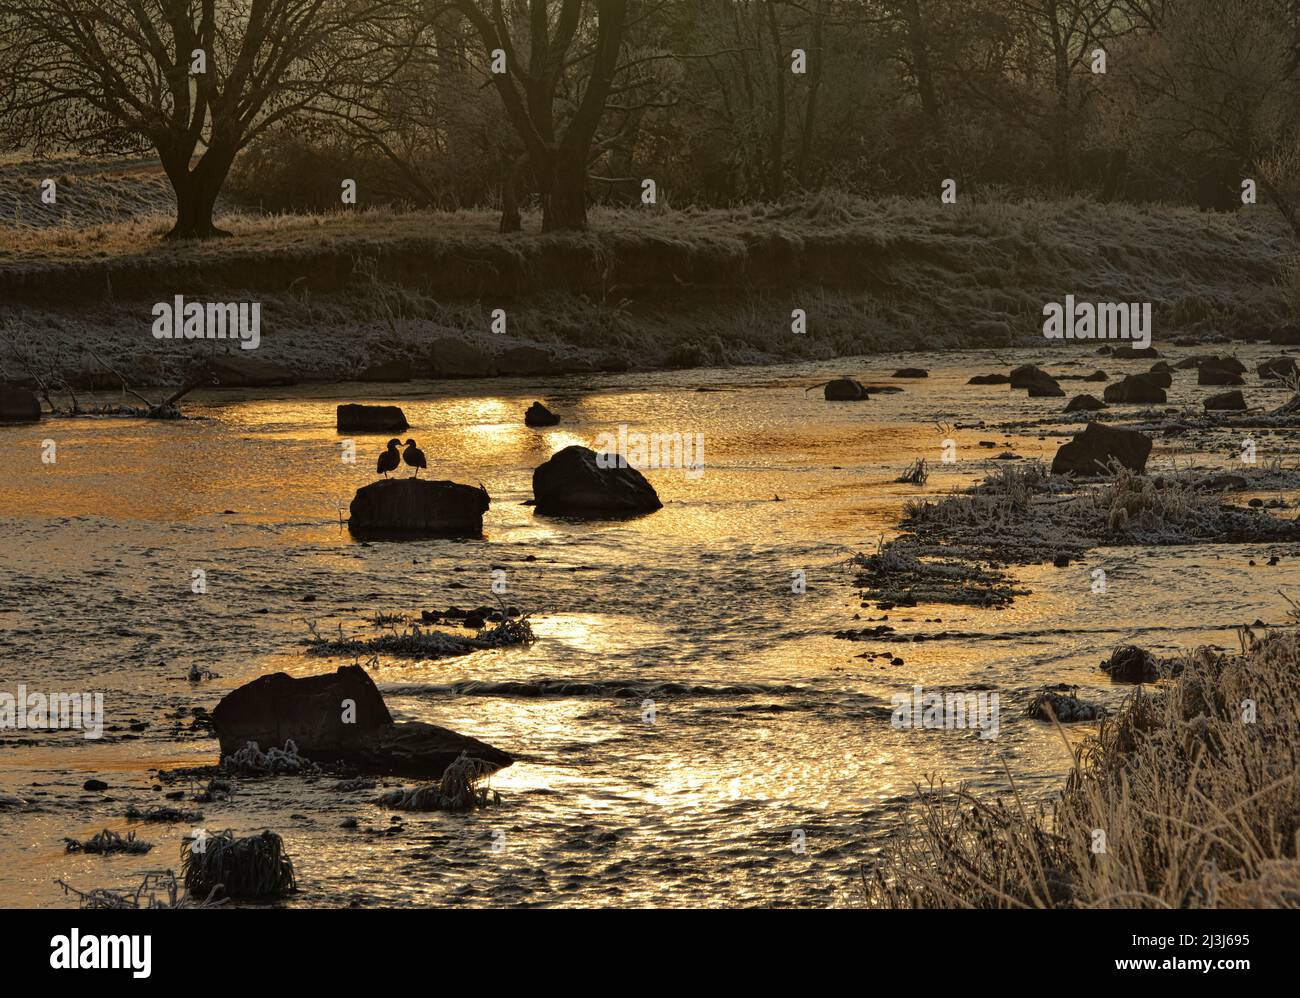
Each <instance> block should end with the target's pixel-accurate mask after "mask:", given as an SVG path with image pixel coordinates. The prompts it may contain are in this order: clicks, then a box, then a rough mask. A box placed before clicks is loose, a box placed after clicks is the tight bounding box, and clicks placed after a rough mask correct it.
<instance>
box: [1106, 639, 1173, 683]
mask: <svg viewBox="0 0 1300 998" xmlns="http://www.w3.org/2000/svg"><path fill="white" fill-rule="evenodd" d="M1101 670H1102V671H1103V672H1105V673H1107V674H1109V676H1110V678H1111V679H1112V680H1113V681H1114V682H1117V683H1153V682H1155V681H1156V679H1157V678H1158V677H1159V675H1160V670H1159V669H1158V668H1157V667H1156V660H1155V656H1153V655H1152V654H1151V653H1150V652H1149V651H1146V650H1145V649H1142V648H1139V647H1137V646H1136V645H1124V646H1123V647H1120V648H1116V649H1115V650H1114V651H1113V652H1111V656H1110V658H1108V659H1107V660H1106V661H1104V662H1102V663H1101Z"/></svg>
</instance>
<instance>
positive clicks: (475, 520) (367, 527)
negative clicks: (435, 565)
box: [348, 478, 489, 537]
mask: <svg viewBox="0 0 1300 998" xmlns="http://www.w3.org/2000/svg"><path fill="white" fill-rule="evenodd" d="M488 503H489V500H488V494H487V491H486V490H485V489H483V488H482V487H479V488H475V487H474V486H472V485H460V484H458V483H457V482H434V481H430V480H429V479H427V478H384V479H380V480H379V481H377V482H371V483H370V484H369V485H365V486H363V487H361V488H360V489H358V490H357V494H356V495H355V496H354V497H353V498H352V506H351V515H350V517H349V519H348V529H349V530H350V531H351V532H352V533H353V534H355V535H357V536H366V537H384V536H401V535H407V536H426V537H481V536H482V534H483V514H484V513H486V512H487V510H488Z"/></svg>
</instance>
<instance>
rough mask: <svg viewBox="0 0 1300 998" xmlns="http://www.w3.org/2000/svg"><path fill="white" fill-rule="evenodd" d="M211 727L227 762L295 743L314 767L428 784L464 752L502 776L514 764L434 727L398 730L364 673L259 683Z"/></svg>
mask: <svg viewBox="0 0 1300 998" xmlns="http://www.w3.org/2000/svg"><path fill="white" fill-rule="evenodd" d="M345 719H346V720H345ZM212 726H213V730H214V731H215V732H216V735H217V738H218V740H219V741H220V743H221V755H222V757H223V758H224V757H225V756H227V755H229V754H231V753H232V752H238V751H239V750H240V749H242V748H243V747H244V746H245V745H247V744H248V743H249V742H255V743H256V744H257V745H258V747H259V748H261V749H262V750H263V751H265V750H267V749H269V748H271V747H276V748H283V747H284V743H285V742H286V741H288V740H292V741H293V742H294V744H295V745H296V746H297V748H298V752H299V754H301V755H303V756H306V757H307V758H308V759H310V760H311V761H312V762H318V763H321V762H343V763H348V764H350V765H354V766H357V767H360V768H361V769H364V770H365V771H367V772H373V773H392V774H400V775H405V776H420V777H428V778H430V779H437V778H438V777H440V776H441V775H442V771H443V770H444V769H446V768H447V766H448V765H449V764H450V763H452V762H453V761H454V760H455V759H456V758H457V757H458V756H459V755H460V754H461V753H462V752H464V753H465V754H467V755H469V756H471V757H472V758H475V759H482V760H483V761H484V762H486V763H488V764H489V765H491V766H493V767H494V768H497V769H500V768H501V767H503V766H509V765H510V764H511V763H512V762H513V761H514V760H513V759H511V757H510V756H509V755H507V754H506V753H505V752H502V751H501V750H500V749H498V748H493V747H492V746H491V745H488V744H486V743H485V742H481V741H479V740H478V739H476V738H470V737H468V736H466V735H460V734H457V733H456V732H454V731H449V730H448V729H446V728H440V727H438V726H437V725H434V724H425V723H423V722H406V723H402V724H395V723H394V722H393V718H392V715H391V714H389V712H388V707H387V705H385V703H384V698H383V697H382V696H381V695H380V693H379V690H378V688H377V687H376V686H375V683H374V680H372V679H371V678H370V677H369V676H368V675H366V671H365V669H363V668H361V666H359V665H345V666H341V667H340V668H339V670H338V671H337V672H334V673H326V674H324V675H320V676H305V677H303V678H301V679H295V678H294V677H292V676H290V675H287V674H286V673H283V672H277V673H274V674H272V675H269V676H262V677H260V678H258V679H254V680H253V681H252V682H250V683H245V684H244V685H243V686H241V687H239V689H237V690H234V691H233V692H231V693H228V694H226V696H225V697H223V698H222V700H221V702H220V703H219V704H217V706H216V709H215V710H213V712H212Z"/></svg>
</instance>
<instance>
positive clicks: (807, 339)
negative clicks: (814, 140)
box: [0, 193, 1294, 387]
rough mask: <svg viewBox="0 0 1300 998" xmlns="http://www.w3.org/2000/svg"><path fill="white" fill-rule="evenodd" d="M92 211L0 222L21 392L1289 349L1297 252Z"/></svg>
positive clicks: (877, 233) (869, 221) (382, 217)
mask: <svg viewBox="0 0 1300 998" xmlns="http://www.w3.org/2000/svg"><path fill="white" fill-rule="evenodd" d="M87 214H88V217H92V216H90V214H89V209H87ZM101 214H102V213H101ZM93 218H94V220H93V221H92V222H90V224H81V223H79V222H78V216H77V212H76V211H74V210H72V209H61V214H59V215H57V216H53V215H52V216H51V218H50V219H49V220H48V221H49V223H50V224H48V225H45V226H43V227H42V226H39V225H35V224H33V223H32V222H31V220H30V219H27V220H26V221H24V223H23V224H21V225H19V224H16V223H12V224H10V225H9V226H8V227H3V226H0V246H3V247H4V249H3V250H0V301H3V303H4V304H3V306H0V335H2V337H3V340H4V342H3V344H0V359H3V361H4V364H5V369H6V372H7V376H8V377H10V378H11V379H15V378H19V377H20V376H21V373H22V372H21V370H17V371H16V370H15V368H19V369H21V367H22V366H23V364H24V363H34V364H36V366H38V367H39V366H42V365H44V366H46V367H48V366H50V365H56V366H58V367H59V368H60V370H61V371H62V372H63V374H64V375H65V376H66V377H67V378H68V380H69V381H70V382H71V383H73V384H78V385H80V386H82V387H87V386H94V385H96V384H99V385H102V386H103V387H108V386H109V384H110V383H114V384H115V383H116V379H114V378H112V377H111V376H109V375H107V374H106V373H105V372H104V370H103V366H104V365H105V364H106V365H108V366H111V367H112V368H113V369H114V370H116V371H118V372H120V373H121V374H122V375H123V376H124V377H125V378H126V379H127V380H128V381H129V382H130V383H131V384H132V385H134V386H148V385H160V386H162V385H170V384H174V383H175V381H176V380H177V378H179V377H180V376H181V374H182V372H183V371H184V370H186V369H188V368H189V367H190V366H192V365H193V363H194V361H195V360H196V358H198V357H200V356H202V357H208V356H211V355H213V354H214V353H216V354H223V353H232V354H236V355H240V356H241V357H242V358H243V359H250V358H253V359H255V360H256V361H257V362H259V363H266V364H273V365H276V366H278V367H279V368H281V369H282V370H283V371H285V372H287V373H288V376H290V377H292V378H293V379H294V380H298V381H357V380H404V379H405V378H406V377H416V378H419V377H457V376H463V377H492V376H512V375H513V376H536V375H540V374H556V373H568V372H583V371H600V370H605V371H610V370H623V369H629V368H630V369H658V368H665V367H699V366H721V365H749V364H770V363H777V362H788V361H800V360H825V359H830V358H834V357H839V356H853V355H864V354H874V353H880V352H885V351H899V350H934V349H949V348H957V347H976V346H978V347H992V348H1003V347H1010V346H1013V345H1017V344H1027V345H1032V344H1033V343H1035V342H1041V337H1042V332H1041V324H1042V307H1043V304H1044V303H1045V302H1048V301H1062V300H1064V296H1065V295H1066V294H1074V295H1075V296H1077V297H1078V298H1080V299H1081V300H1094V301H1095V300H1105V301H1124V302H1128V301H1139V302H1152V303H1153V304H1154V316H1155V322H1154V325H1155V342H1156V345H1157V346H1159V345H1161V344H1167V343H1168V342H1170V341H1171V340H1172V339H1174V338H1180V337H1181V338H1189V337H1190V338H1191V339H1194V340H1200V341H1206V340H1220V341H1222V340H1225V339H1255V338H1262V337H1269V336H1272V337H1274V338H1275V340H1277V341H1278V342H1282V341H1284V340H1286V338H1287V337H1288V336H1291V335H1292V334H1293V333H1294V329H1293V328H1292V327H1290V326H1289V325H1288V324H1289V323H1290V322H1292V321H1293V320H1292V319H1291V316H1292V315H1293V313H1292V299H1293V298H1294V296H1293V295H1290V294H1288V292H1287V291H1286V289H1285V287H1284V284H1285V281H1284V279H1283V276H1282V275H1283V272H1284V262H1285V261H1286V260H1287V259H1288V257H1289V256H1291V255H1292V254H1293V253H1294V246H1293V243H1292V240H1291V239H1290V238H1289V236H1288V234H1287V233H1286V231H1285V229H1284V228H1283V226H1281V225H1280V224H1279V223H1278V222H1277V221H1276V220H1275V219H1274V218H1273V216H1272V213H1269V212H1266V211H1264V210H1260V211H1258V212H1242V213H1239V214H1236V215H1207V214H1201V213H1198V212H1195V211H1192V210H1186V209H1167V208H1161V207H1149V206H1148V207H1136V206H1131V205H1115V204H1098V203H1095V202H1092V201H1088V200H1085V199H1081V198H1074V199H1070V200H1065V201H1059V202H1043V201H1026V202H1019V203H982V204H981V203H975V202H963V203H959V204H957V205H942V204H940V203H939V201H938V199H937V198H936V199H934V200H933V201H924V202H922V201H917V200H908V199H902V198H890V199H883V200H877V201H869V200H865V199H860V198H855V197H851V196H848V195H842V194H834V193H823V194H820V195H817V196H815V197H810V198H808V199H806V200H804V201H801V202H797V203H793V204H786V205H779V206H769V205H751V206H745V207H739V208H734V209H726V210H708V211H702V210H701V211H697V210H692V209H687V210H676V209H673V208H671V207H667V206H651V207H647V208H645V209H643V210H615V209H608V208H596V209H594V210H593V212H592V219H591V221H592V228H591V231H589V232H586V233H580V234H564V233H552V234H546V235H542V234H539V233H535V232H525V233H522V234H516V235H510V236H502V235H500V234H499V233H497V231H496V216H495V214H494V213H491V212H485V211H465V212H456V213H432V212H410V213H402V212H395V211H390V210H375V211H358V212H352V213H343V212H340V213H336V214H330V215H318V216H303V215H292V216H279V217H262V216H258V215H255V214H251V213H248V212H236V213H233V214H230V215H228V216H227V217H224V218H222V219H221V220H220V224H221V225H222V226H223V227H225V228H227V229H229V230H230V231H231V232H232V233H233V235H232V236H231V237H230V238H227V239H220V240H214V241H208V242H203V243H196V244H173V243H163V242H161V241H160V238H159V237H160V235H161V233H162V232H163V231H165V230H166V228H167V226H168V225H169V224H170V220H169V217H168V216H167V214H166V213H165V212H161V211H160V212H156V213H154V214H137V215H134V216H132V217H130V218H128V219H125V220H112V219H109V220H101V218H100V216H99V215H95V216H93ZM175 295H184V296H186V297H187V298H189V299H197V300H201V301H220V302H229V301H258V302H260V303H261V334H260V345H259V346H258V348H257V349H256V350H248V351H241V350H239V349H237V344H235V343H233V342H231V341H225V342H218V341H204V342H195V341H184V340H182V341H164V340H156V339H154V338H153V336H152V334H151V329H152V324H153V314H152V308H153V305H154V303H156V302H159V301H163V302H171V301H172V300H173V298H174V296H175ZM498 310H499V311H498ZM796 310H799V311H798V312H796ZM799 319H805V320H806V327H803V328H802V331H801V329H798V328H795V327H796V326H797V325H798V321H797V320H799ZM86 348H89V349H90V350H93V352H94V354H95V355H97V357H98V358H100V359H101V360H102V361H103V363H102V364H101V363H100V362H99V361H97V360H94V359H92V358H90V357H88V356H87V355H86V354H85V352H84V351H85V349H86Z"/></svg>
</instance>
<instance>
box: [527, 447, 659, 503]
mask: <svg viewBox="0 0 1300 998" xmlns="http://www.w3.org/2000/svg"><path fill="white" fill-rule="evenodd" d="M606 461H609V462H614V466H613V467H601V466H600V464H599V463H597V455H596V452H595V451H593V450H591V449H590V448H588V447H581V446H579V445H577V444H574V445H572V446H570V447H565V448H564V450H562V451H559V452H558V453H556V454H553V455H552V456H551V459H550V460H549V461H547V462H546V463H545V464H543V465H541V466H539V467H538V468H536V469H535V470H534V471H533V498H534V500H535V502H536V509H537V512H539V513H559V514H564V515H570V516H588V517H600V516H620V515H627V514H634V513H652V512H654V511H655V510H657V509H660V508H662V506H663V503H661V502H660V501H659V496H658V494H657V493H656V492H655V490H654V487H653V486H652V485H651V484H650V483H649V482H648V481H646V478H645V476H644V475H642V474H641V472H639V471H637V469H636V468H632V467H619V466H618V458H617V457H615V456H614V455H610V456H609V458H607V459H605V460H603V461H602V462H601V463H606Z"/></svg>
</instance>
